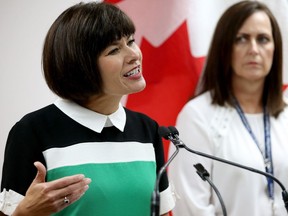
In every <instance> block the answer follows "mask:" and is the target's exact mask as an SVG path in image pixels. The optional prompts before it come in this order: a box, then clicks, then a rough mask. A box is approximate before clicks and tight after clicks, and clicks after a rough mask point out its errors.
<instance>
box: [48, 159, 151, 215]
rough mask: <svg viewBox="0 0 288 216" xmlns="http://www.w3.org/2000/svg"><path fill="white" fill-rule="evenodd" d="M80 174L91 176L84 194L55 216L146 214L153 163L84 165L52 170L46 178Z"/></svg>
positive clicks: (52, 178)
mask: <svg viewBox="0 0 288 216" xmlns="http://www.w3.org/2000/svg"><path fill="white" fill-rule="evenodd" d="M78 173H82V174H84V175H85V176H86V177H89V178H91V179H92V182H91V184H90V185H89V189H88V191H87V192H86V193H85V195H84V196H83V197H82V198H81V199H80V200H78V201H77V202H76V203H73V204H72V205H70V206H69V207H67V208H65V209H64V210H62V211H61V212H59V213H57V214H55V215H57V216H62V215H65V216H67V215H69V216H82V215H83V216H148V215H150V200H151V194H152V191H153V188H154V184H155V179H156V164H155V162H146V161H144V162H143V161H138V162H125V163H113V164H84V165H80V166H69V167H63V168H58V169H54V170H51V171H49V172H48V181H51V180H54V179H58V178H60V177H63V176H66V175H72V174H78Z"/></svg>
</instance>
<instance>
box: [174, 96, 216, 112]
mask: <svg viewBox="0 0 288 216" xmlns="http://www.w3.org/2000/svg"><path fill="white" fill-rule="evenodd" d="M215 108H216V105H212V100H211V95H210V92H206V93H203V94H201V95H199V96H197V97H196V98H193V99H192V100H190V101H188V102H187V103H186V104H185V105H184V106H183V108H182V110H181V111H180V113H179V115H188V116H190V115H197V116H199V115H200V116H201V115H207V114H208V113H209V114H211V112H212V113H213V110H215Z"/></svg>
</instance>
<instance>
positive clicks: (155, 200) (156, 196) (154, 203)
mask: <svg viewBox="0 0 288 216" xmlns="http://www.w3.org/2000/svg"><path fill="white" fill-rule="evenodd" d="M160 130H164V133H166V135H165V137H166V138H167V139H170V138H171V139H172V135H171V133H170V131H169V130H168V129H167V128H163V127H160V128H159V133H161V131H160ZM166 138H165V139H166ZM175 147H176V150H175V151H174V153H173V154H172V155H171V157H170V158H169V159H168V161H167V162H166V163H165V164H164V166H162V167H161V169H160V170H159V172H158V175H157V179H156V183H155V187H154V190H153V193H152V197H151V208H150V209H151V216H159V215H160V192H159V183H160V179H161V177H162V175H163V173H164V172H165V170H166V169H167V167H168V166H169V164H170V163H171V162H172V160H173V159H174V158H175V157H176V155H177V154H178V152H179V147H178V146H176V145H175Z"/></svg>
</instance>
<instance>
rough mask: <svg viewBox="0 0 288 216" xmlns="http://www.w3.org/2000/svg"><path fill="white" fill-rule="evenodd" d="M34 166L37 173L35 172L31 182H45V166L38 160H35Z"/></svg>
mask: <svg viewBox="0 0 288 216" xmlns="http://www.w3.org/2000/svg"><path fill="white" fill-rule="evenodd" d="M34 166H35V167H36V168H37V174H36V177H35V178H34V180H33V183H42V182H45V177H46V168H45V166H44V165H43V164H42V163H41V162H39V161H36V162H35V163H34Z"/></svg>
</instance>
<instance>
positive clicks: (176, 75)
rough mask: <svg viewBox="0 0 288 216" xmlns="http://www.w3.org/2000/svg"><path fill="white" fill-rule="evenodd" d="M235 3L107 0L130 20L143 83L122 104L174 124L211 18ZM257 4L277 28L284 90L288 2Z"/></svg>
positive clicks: (196, 73)
mask: <svg viewBox="0 0 288 216" xmlns="http://www.w3.org/2000/svg"><path fill="white" fill-rule="evenodd" d="M238 1H239V0H230V1H227V0H217V1H215V0H205V1H199V0H122V1H121V0H109V1H108V2H112V3H116V4H117V5H118V6H119V7H120V8H121V9H122V10H123V11H125V12H126V13H127V14H128V15H129V16H130V17H131V18H132V20H133V21H134V23H135V25H136V35H135V39H136V42H137V43H138V44H139V46H140V48H141V50H142V53H143V74H144V77H145V79H146V82H147V87H146V89H145V90H144V91H142V92H140V93H137V94H132V95H129V96H128V97H127V98H125V101H123V103H124V104H126V107H128V108H130V109H132V110H135V111H140V112H143V113H145V114H147V115H149V116H150V117H152V118H154V119H155V120H156V121H157V122H158V123H159V125H165V126H168V125H175V121H176V117H177V115H178V113H179V111H180V110H181V108H182V107H183V105H184V104H185V103H186V102H187V101H188V100H189V98H190V97H191V96H192V95H193V94H194V90H195V88H196V85H197V82H198V79H199V77H200V74H201V70H202V67H203V64H204V61H205V56H206V54H207V51H208V48H209V43H210V40H211V36H212V33H213V30H214V27H215V25H216V22H217V21H218V19H219V17H220V15H221V14H222V13H223V11H224V10H225V9H226V8H227V7H228V6H230V5H231V4H233V3H236V2H238ZM263 2H265V3H266V4H267V5H268V6H269V7H270V8H271V10H272V12H273V13H274V14H275V16H276V18H277V19H278V21H279V24H280V28H281V30H282V34H283V43H284V89H285V88H287V84H288V66H287V63H288V62H287V60H288V59H287V55H288V44H287V43H288V40H287V37H288V28H287V26H288V1H287V0H277V1H271V0H266V1H265V0H263ZM285 58H286V59H285ZM287 91H288V89H286V92H287ZM167 151H168V143H165V153H166V155H167Z"/></svg>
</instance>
